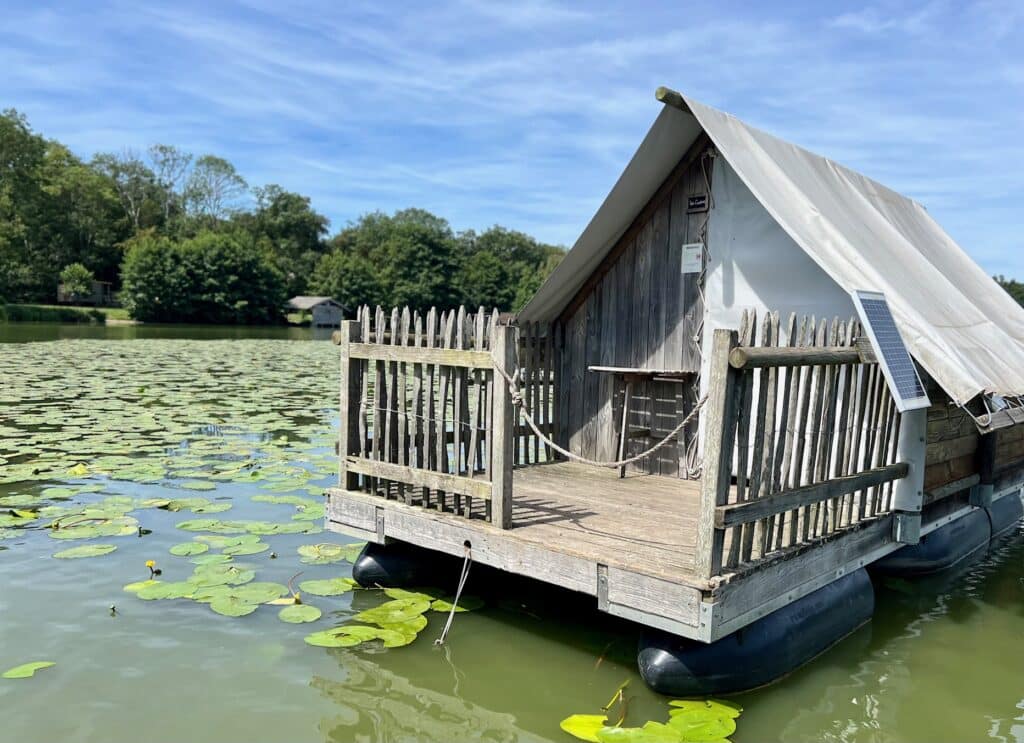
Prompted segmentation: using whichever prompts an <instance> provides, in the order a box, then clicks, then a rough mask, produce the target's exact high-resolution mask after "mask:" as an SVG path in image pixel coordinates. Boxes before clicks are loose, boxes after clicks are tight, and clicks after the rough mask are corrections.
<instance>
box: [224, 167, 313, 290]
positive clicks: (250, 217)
mask: <svg viewBox="0 0 1024 743" xmlns="http://www.w3.org/2000/svg"><path fill="white" fill-rule="evenodd" d="M253 194H254V195H255V197H256V209H255V211H253V212H243V213H240V214H237V215H236V216H235V220H234V221H235V223H236V224H238V225H239V226H241V227H242V228H243V229H245V230H246V231H248V232H251V233H252V234H254V235H257V236H260V237H264V238H266V239H267V240H268V241H269V244H270V246H271V252H272V254H273V259H274V265H276V266H277V268H278V270H279V271H280V272H281V274H282V275H283V276H284V277H285V282H286V285H287V291H288V294H289V296H294V295H296V294H305V293H307V290H308V288H309V282H310V278H311V276H312V275H313V271H314V269H315V268H316V264H317V261H319V260H320V257H321V256H322V255H323V254H324V252H325V250H326V246H325V244H324V241H323V238H324V236H325V235H326V234H327V225H328V221H327V217H325V216H323V215H322V214H318V213H317V212H316V211H315V210H314V209H313V207H312V206H311V205H310V201H309V197H308V196H302V195H300V194H297V193H292V192H290V191H285V190H284V189H283V188H281V187H280V186H278V185H275V184H270V185H268V186H264V187H257V188H255V189H253Z"/></svg>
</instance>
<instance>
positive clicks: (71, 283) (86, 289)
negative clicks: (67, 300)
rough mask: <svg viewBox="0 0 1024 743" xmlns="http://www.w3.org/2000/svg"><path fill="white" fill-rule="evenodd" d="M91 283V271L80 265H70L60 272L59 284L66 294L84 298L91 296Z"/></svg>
mask: <svg viewBox="0 0 1024 743" xmlns="http://www.w3.org/2000/svg"><path fill="white" fill-rule="evenodd" d="M92 282H93V275H92V271H90V270H89V269H88V268H86V267H85V266H83V265H82V264H81V263H71V264H69V265H67V266H64V270H63V271H61V272H60V283H62V284H63V285H64V291H65V292H67V293H68V294H74V295H78V296H80V297H86V296H88V295H90V294H92Z"/></svg>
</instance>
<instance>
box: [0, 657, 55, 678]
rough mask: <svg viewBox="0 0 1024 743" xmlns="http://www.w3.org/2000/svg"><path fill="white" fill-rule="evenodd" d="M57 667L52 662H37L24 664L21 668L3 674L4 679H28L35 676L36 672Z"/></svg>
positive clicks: (16, 667) (17, 667)
mask: <svg viewBox="0 0 1024 743" xmlns="http://www.w3.org/2000/svg"><path fill="white" fill-rule="evenodd" d="M55 665H57V664H56V663H54V662H53V661H51V660H36V661H32V662H31V663H23V664H21V665H20V666H15V667H14V668H10V669H8V670H6V671H4V672H3V678H5V679H27V678H31V677H32V676H34V675H35V673H36V671H39V670H41V669H43V668H49V667H50V666H55Z"/></svg>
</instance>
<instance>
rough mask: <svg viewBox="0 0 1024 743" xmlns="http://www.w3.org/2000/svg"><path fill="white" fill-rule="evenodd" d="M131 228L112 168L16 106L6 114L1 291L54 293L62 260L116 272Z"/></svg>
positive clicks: (0, 150)
mask: <svg viewBox="0 0 1024 743" xmlns="http://www.w3.org/2000/svg"><path fill="white" fill-rule="evenodd" d="M129 229H130V228H129V225H128V224H127V223H126V221H125V220H124V216H123V213H122V210H121V207H120V205H119V203H118V196H117V191H116V188H115V184H114V182H113V181H112V180H111V179H110V178H109V177H108V176H107V175H106V174H104V173H103V172H101V171H99V170H97V169H95V168H93V167H91V166H90V165H88V164H86V163H83V162H82V161H81V160H79V159H78V158H77V157H75V155H73V154H72V153H71V152H70V151H69V150H68V149H67V148H66V147H64V146H63V145H61V144H59V143H57V142H51V141H48V140H46V139H44V138H43V137H41V136H40V135H38V134H36V133H35V132H33V131H32V129H31V127H30V126H29V124H28V121H27V120H26V119H25V118H24V117H23V116H21V115H20V114H18V113H17V112H15V111H6V112H4V113H3V114H2V115H0V294H2V295H5V296H6V297H7V298H8V299H9V300H10V301H39V300H52V299H54V298H55V297H56V292H57V283H58V281H59V276H58V273H59V271H60V269H61V267H62V266H65V265H67V264H69V263H74V262H79V263H82V264H84V265H85V266H86V267H87V268H89V269H90V270H92V271H94V272H95V273H96V275H97V276H98V277H100V278H102V279H104V280H108V281H109V280H112V279H114V278H115V277H116V273H117V267H118V264H119V263H120V255H119V252H118V249H117V247H116V246H117V243H118V242H119V241H120V240H123V239H124V238H126V237H127V236H128V235H129V234H130V232H129Z"/></svg>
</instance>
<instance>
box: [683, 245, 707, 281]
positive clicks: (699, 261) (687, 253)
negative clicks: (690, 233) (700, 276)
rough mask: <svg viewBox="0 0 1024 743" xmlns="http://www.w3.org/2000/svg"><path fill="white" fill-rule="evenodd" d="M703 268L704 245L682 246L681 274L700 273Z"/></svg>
mask: <svg viewBox="0 0 1024 743" xmlns="http://www.w3.org/2000/svg"><path fill="white" fill-rule="evenodd" d="M703 268H704V243H686V244H685V245H683V273H684V274H686V273H700V272H701V270H703Z"/></svg>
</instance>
